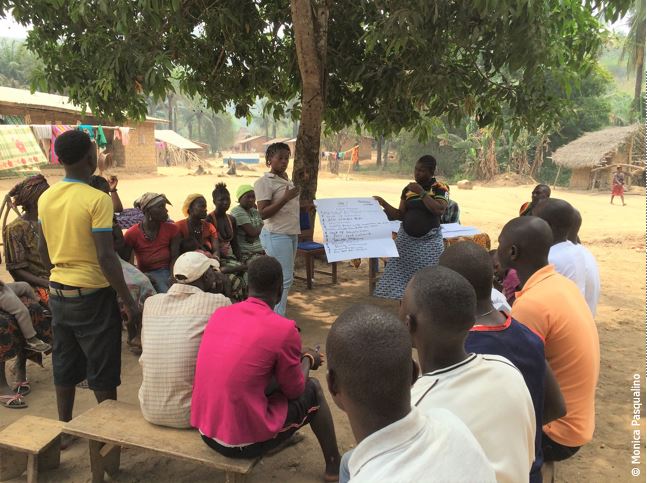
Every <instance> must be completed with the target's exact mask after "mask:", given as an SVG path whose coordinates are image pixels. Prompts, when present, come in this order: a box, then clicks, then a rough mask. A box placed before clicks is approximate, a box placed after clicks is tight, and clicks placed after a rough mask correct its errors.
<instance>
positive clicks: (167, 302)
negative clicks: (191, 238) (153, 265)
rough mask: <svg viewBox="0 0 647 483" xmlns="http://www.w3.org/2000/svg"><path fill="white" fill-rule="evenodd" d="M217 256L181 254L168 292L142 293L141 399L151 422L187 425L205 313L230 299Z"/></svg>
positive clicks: (225, 303)
mask: <svg viewBox="0 0 647 483" xmlns="http://www.w3.org/2000/svg"><path fill="white" fill-rule="evenodd" d="M219 268H220V265H219V264H218V261H217V260H214V259H212V258H207V257H206V256H204V255H203V254H202V253H197V252H188V253H184V254H183V255H180V256H179V257H178V259H177V260H176V261H175V265H174V266H173V273H174V276H175V280H176V283H174V284H173V285H171V288H169V291H168V292H167V293H160V294H157V295H153V296H152V297H150V298H148V299H146V302H145V304H144V314H143V317H142V349H143V351H142V356H141V358H140V359H139V364H140V365H141V366H142V376H143V377H142V385H141V387H140V388H139V403H140V405H141V409H142V414H143V415H144V419H146V421H148V422H149V423H153V424H159V425H161V426H170V427H171V428H190V427H191V422H190V419H191V393H192V391H193V373H194V371H195V359H196V356H197V355H198V348H199V347H200V339H201V338H202V332H203V330H204V328H205V326H206V325H207V322H208V321H209V317H211V315H212V314H213V313H214V312H215V311H216V310H218V309H219V308H220V307H225V306H227V305H231V301H230V300H229V299H228V298H227V297H226V296H225V295H223V294H226V293H227V286H228V283H229V282H228V280H227V277H226V276H225V275H223V274H222V273H220V272H219V271H218V270H219Z"/></svg>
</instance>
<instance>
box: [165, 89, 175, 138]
mask: <svg viewBox="0 0 647 483" xmlns="http://www.w3.org/2000/svg"><path fill="white" fill-rule="evenodd" d="M174 97H175V94H173V93H172V92H171V93H169V94H168V96H167V97H166V98H167V100H168V123H169V128H170V129H171V131H175V125H174V124H173V98H174Z"/></svg>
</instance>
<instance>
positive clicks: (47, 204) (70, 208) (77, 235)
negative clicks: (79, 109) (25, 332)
mask: <svg viewBox="0 0 647 483" xmlns="http://www.w3.org/2000/svg"><path fill="white" fill-rule="evenodd" d="M54 149H55V151H56V155H57V156H58V158H59V160H60V161H61V163H62V164H63V167H64V168H65V178H63V180H62V181H60V182H58V183H56V184H55V185H54V186H52V187H51V188H50V190H48V192H46V193H45V195H46V196H45V195H43V196H41V197H40V199H39V201H38V213H39V221H40V228H41V234H40V247H39V248H40V255H41V258H42V259H43V262H44V263H45V265H46V266H48V267H51V276H50V279H49V284H50V298H49V305H50V309H51V311H52V327H53V328H54V332H55V334H56V336H55V337H54V345H53V353H52V365H53V372H54V385H55V386H56V402H57V405H58V416H59V419H60V420H61V421H69V420H70V419H72V411H73V409H74V395H75V387H76V384H78V383H80V382H81V381H83V380H84V379H87V381H88V386H89V388H90V389H92V390H93V391H94V394H95V397H96V399H97V402H99V403H100V402H101V401H103V400H105V399H116V398H117V386H119V384H120V383H121V380H120V373H121V315H120V312H119V306H118V304H117V296H119V297H120V298H121V300H122V302H123V304H124V309H125V312H126V315H127V318H128V323H129V324H130V325H132V324H136V323H137V321H138V319H139V317H140V316H141V314H140V313H139V309H138V307H137V305H136V303H135V301H134V300H133V299H132V297H131V295H130V292H129V291H128V287H127V286H126V283H125V282H124V277H123V272H122V270H121V265H120V263H119V260H118V258H117V255H116V252H115V250H114V248H113V241H112V216H113V210H112V201H111V199H110V197H109V196H108V195H106V194H105V193H103V192H101V191H99V190H97V189H94V188H92V187H91V186H89V184H88V182H89V180H90V176H92V173H94V171H95V170H96V168H97V154H96V146H95V145H94V143H93V142H92V141H91V140H90V137H89V136H88V135H87V134H86V133H84V132H82V131H77V130H73V131H67V132H65V133H63V134H62V135H61V136H59V137H58V139H57V140H56V144H55V145H54Z"/></svg>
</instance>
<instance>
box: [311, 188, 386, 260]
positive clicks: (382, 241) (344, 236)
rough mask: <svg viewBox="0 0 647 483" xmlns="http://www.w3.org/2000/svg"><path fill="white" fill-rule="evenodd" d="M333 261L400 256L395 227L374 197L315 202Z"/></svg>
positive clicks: (326, 245) (327, 249)
mask: <svg viewBox="0 0 647 483" xmlns="http://www.w3.org/2000/svg"><path fill="white" fill-rule="evenodd" d="M314 203H315V206H316V207H317V219H318V220H319V223H321V228H322V230H323V235H324V247H325V249H326V257H327V258H328V261H329V262H338V261H341V260H351V259H353V258H373V257H397V256H398V250H397V248H396V247H395V243H394V241H393V238H391V225H390V222H389V220H388V219H387V217H386V214H385V213H384V211H383V210H382V208H381V207H380V205H379V204H378V202H377V201H375V200H374V199H373V198H328V199H321V200H315V202H314Z"/></svg>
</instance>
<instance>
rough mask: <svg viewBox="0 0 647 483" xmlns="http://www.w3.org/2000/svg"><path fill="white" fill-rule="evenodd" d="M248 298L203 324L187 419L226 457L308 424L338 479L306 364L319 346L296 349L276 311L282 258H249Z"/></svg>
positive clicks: (267, 446) (330, 428) (321, 405)
mask: <svg viewBox="0 0 647 483" xmlns="http://www.w3.org/2000/svg"><path fill="white" fill-rule="evenodd" d="M248 280H249V298H248V299H247V300H245V301H244V302H241V303H238V304H235V305H231V306H228V307H223V308H220V309H218V310H216V312H214V314H213V315H212V316H211V318H210V319H209V322H208V324H207V328H206V329H205V331H204V335H203V337H202V342H201V344H200V349H199V351H198V359H197V363H196V370H195V382H194V386H193V397H192V399H191V425H192V426H193V427H195V428H197V429H198V430H199V431H200V433H201V434H202V439H203V440H204V442H205V443H206V444H207V445H209V446H210V447H211V448H212V449H214V450H216V451H217V452H219V453H220V454H222V455H224V456H227V457H230V458H255V457H258V456H261V455H263V454H264V453H266V452H267V451H269V450H272V449H275V448H277V447H278V446H279V445H281V443H283V442H285V441H286V440H287V439H289V438H290V437H291V436H292V435H293V434H294V433H295V432H296V431H297V430H298V429H299V428H301V427H303V426H305V425H306V424H310V425H311V426H312V430H313V431H314V433H315V436H316V437H317V440H318V441H319V445H320V446H321V449H322V452H323V455H324V459H325V462H326V470H325V478H326V480H327V481H337V479H338V477H339V476H338V475H339V463H340V457H339V450H338V448H337V439H336V436H335V427H334V424H333V420H332V415H331V413H330V408H329V407H328V404H327V403H326V399H325V397H324V395H323V392H322V390H321V386H320V385H319V382H318V381H317V380H316V379H313V378H308V373H309V371H310V370H315V369H317V368H318V367H319V366H320V365H321V363H322V356H321V354H319V352H318V351H316V350H312V349H307V350H306V351H304V352H301V337H300V336H299V330H298V328H297V326H296V324H295V322H294V321H292V320H289V319H286V318H285V317H282V316H280V315H278V314H276V313H275V312H273V310H272V309H273V308H274V306H275V305H276V304H277V303H278V302H279V301H280V300H281V294H282V291H283V275H282V271H281V265H280V264H279V262H278V261H277V260H276V259H275V258H272V257H268V256H262V257H259V258H257V259H255V260H254V261H253V262H252V263H250V264H249V269H248Z"/></svg>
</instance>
